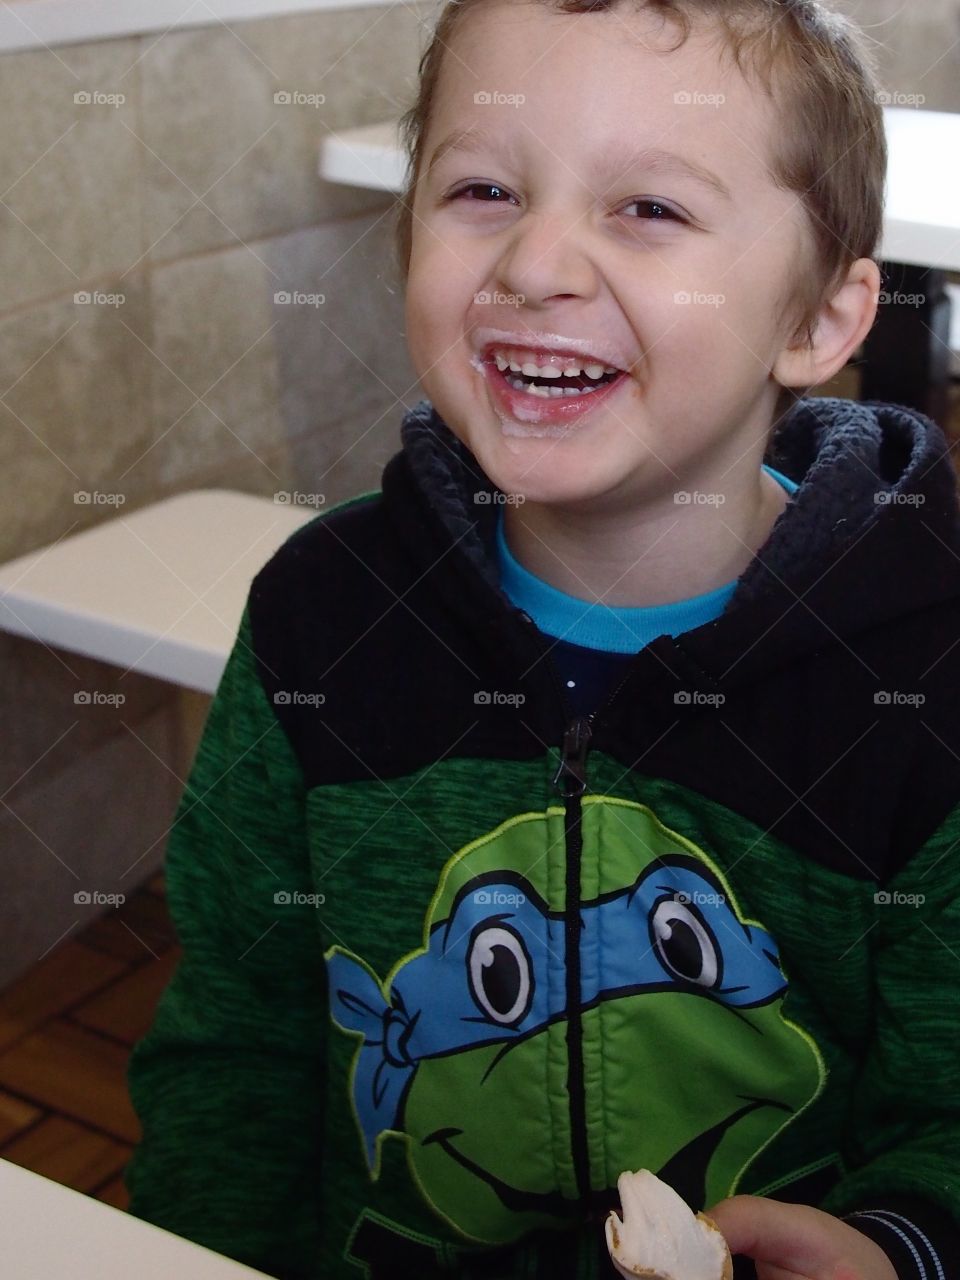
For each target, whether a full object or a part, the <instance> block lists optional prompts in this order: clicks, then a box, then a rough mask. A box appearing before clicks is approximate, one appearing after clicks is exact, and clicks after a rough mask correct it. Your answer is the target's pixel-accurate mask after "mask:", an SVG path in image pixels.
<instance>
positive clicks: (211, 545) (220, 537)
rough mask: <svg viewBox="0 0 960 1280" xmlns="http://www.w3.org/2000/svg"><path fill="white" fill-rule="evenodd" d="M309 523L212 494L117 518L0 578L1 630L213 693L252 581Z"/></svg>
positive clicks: (268, 506)
mask: <svg viewBox="0 0 960 1280" xmlns="http://www.w3.org/2000/svg"><path fill="white" fill-rule="evenodd" d="M321 509H322V508H321ZM316 514H317V509H315V508H313V507H304V506H293V505H283V504H281V503H276V502H274V501H273V500H272V499H270V498H258V497H254V496H252V495H250V494H246V493H233V492H230V491H227V490H217V489H212V490H203V489H200V490H195V491H193V492H191V493H183V494H178V495H177V496H176V497H173V498H167V499H165V500H164V501H162V502H157V503H154V504H153V505H152V506H149V507H143V508H141V509H140V510H139V511H133V512H130V513H128V514H124V511H123V508H122V507H121V508H120V510H119V513H118V514H117V515H116V516H115V517H113V518H112V519H109V520H105V521H103V522H102V523H100V524H97V525H94V526H93V527H92V528H89V529H85V530H83V531H82V532H80V533H77V534H74V535H72V536H70V537H66V538H64V539H63V540H62V541H60V542H57V543H54V544H53V545H52V546H49V547H45V548H44V549H43V550H41V551H35V552H32V553H30V554H29V555H25V556H21V557H20V558H19V559H17V560H11V561H9V562H8V563H7V564H5V565H2V566H0V629H3V630H5V631H10V632H13V633H15V634H17V635H22V636H28V637H30V638H31V639H34V640H39V641H43V642H44V643H46V644H49V645H53V646H54V647H57V648H61V649H66V650H69V651H70V652H73V653H82V654H86V655H88V656H90V657H94V658H99V659H102V660H103V661H106V662H111V663H115V664H116V665H117V666H120V667H123V668H125V669H130V670H136V671H139V672H143V673H144V674H147V675H153V676H159V677H160V678H161V679H164V680H172V681H174V682H176V683H177V684H180V685H183V686H185V687H186V688H188V689H198V690H200V691H202V692H204V693H212V692H213V691H214V690H215V689H216V687H217V682H218V681H219V679H220V675H221V673H222V671H223V667H224V665H225V663H226V660H227V657H228V655H229V652H230V648H231V646H232V644H233V641H234V639H235V637H236V633H237V627H238V626H239V624H240V617H241V615H242V613H243V606H244V603H245V601H246V597H247V592H248V590H249V587H250V583H251V581H252V580H253V578H254V577H255V576H256V574H257V571H258V570H259V569H260V568H261V567H262V566H263V565H264V564H265V563H266V562H267V560H269V559H270V557H271V555H272V554H273V553H274V551H276V549H277V548H278V547H279V546H280V545H281V543H282V542H284V541H285V540H286V538H288V537H289V536H290V534H292V533H293V532H294V531H295V530H296V529H298V528H299V527H300V526H301V525H302V524H303V523H304V522H305V521H307V520H309V519H311V518H312V517H313V516H314V515H316Z"/></svg>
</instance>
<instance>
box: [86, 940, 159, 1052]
mask: <svg viewBox="0 0 960 1280" xmlns="http://www.w3.org/2000/svg"><path fill="white" fill-rule="evenodd" d="M180 955H181V951H180V948H179V947H173V948H172V949H171V950H170V951H167V952H166V953H165V954H164V955H163V956H162V957H161V958H160V959H159V960H151V961H149V963H147V964H144V965H140V966H139V967H138V968H136V969H134V970H133V972H132V973H128V974H127V975H126V977H124V978H121V979H120V980H119V981H118V982H114V983H113V984H112V985H111V986H109V987H108V988H107V989H106V990H105V991H102V992H100V994H99V995H96V996H94V997H93V998H92V999H90V1000H87V1001H85V1002H84V1003H83V1004H82V1005H80V1007H79V1008H77V1009H74V1010H72V1012H71V1014H70V1017H71V1018H72V1019H73V1020H75V1021H76V1022H80V1023H82V1024H83V1025H84V1026H85V1027H91V1028H93V1030H95V1031H105V1032H106V1033H107V1034H108V1035H111V1036H116V1038H117V1039H118V1040H122V1041H123V1042H124V1043H125V1044H129V1045H131V1046H132V1045H133V1044H135V1043H136V1041H137V1040H139V1039H140V1037H141V1036H142V1035H145V1034H146V1032H147V1031H148V1030H149V1027H150V1024H151V1023H152V1022H153V1015H154V1012H155V1010H156V1007H157V1001H158V1000H159V999H160V995H161V992H162V991H163V989H164V988H165V987H166V985H167V983H168V982H169V981H170V979H171V977H172V976H173V971H174V969H175V968H176V966H177V962H178V960H179V959H180Z"/></svg>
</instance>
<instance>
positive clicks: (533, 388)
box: [504, 374, 606, 400]
mask: <svg viewBox="0 0 960 1280" xmlns="http://www.w3.org/2000/svg"><path fill="white" fill-rule="evenodd" d="M504 377H505V378H506V379H507V381H508V382H509V383H510V385H511V387H513V388H514V390H516V391H526V392H527V394H528V395H531V396H540V397H541V399H544V400H547V399H551V398H553V399H560V398H561V397H562V396H590V395H593V393H594V392H595V391H599V389H600V386H606V382H603V383H601V384H600V386H597V387H538V386H537V385H536V383H533V382H524V380H523V378H518V377H515V376H511V375H510V374H504Z"/></svg>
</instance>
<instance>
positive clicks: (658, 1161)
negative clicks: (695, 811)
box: [326, 796, 825, 1244]
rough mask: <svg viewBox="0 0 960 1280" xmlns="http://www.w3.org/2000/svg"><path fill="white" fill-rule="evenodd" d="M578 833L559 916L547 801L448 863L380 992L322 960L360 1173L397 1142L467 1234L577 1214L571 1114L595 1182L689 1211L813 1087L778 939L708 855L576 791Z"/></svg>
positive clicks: (512, 1232)
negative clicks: (577, 1066) (575, 899)
mask: <svg viewBox="0 0 960 1280" xmlns="http://www.w3.org/2000/svg"><path fill="white" fill-rule="evenodd" d="M582 830H583V856H582V862H581V877H582V880H581V895H582V901H581V904H580V910H579V913H578V916H577V918H576V919H575V920H571V919H568V918H567V915H566V914H565V911H564V906H565V901H564V899H565V882H566V879H565V877H566V869H565V862H564V832H563V810H562V808H561V807H559V806H551V807H550V808H548V809H547V810H546V811H545V812H541V813H529V814H523V815H520V816H518V817H515V818H512V819H510V820H509V821H508V822H505V823H503V824H502V825H501V826H499V827H497V828H496V829H495V830H494V831H492V832H490V833H489V834H488V835H486V836H484V837H482V838H481V839H479V840H476V841H474V842H473V843H471V844H470V845H468V846H466V847H465V848H464V849H462V850H460V851H459V852H458V853H457V854H455V855H454V857H453V858H451V859H450V861H449V862H448V863H447V865H446V867H445V868H444V870H443V872H442V874H441V877H440V882H439V886H438V888H437V891H436V893H435V895H434V898H433V901H432V902H431V904H430V906H429V908H428V910H427V913H426V920H425V929H424V946H423V948H422V949H420V950H418V951H416V952H414V953H412V954H410V955H407V956H404V957H402V958H401V959H400V960H398V962H397V963H396V964H395V966H394V967H393V969H392V970H391V972H390V974H389V975H388V976H387V977H386V979H385V980H384V981H383V983H382V984H381V982H380V980H379V979H378V978H377V976H376V975H375V974H374V973H372V972H371V971H370V969H369V968H368V967H367V966H366V965H365V964H364V962H363V961H362V960H361V959H360V958H359V957H357V956H354V955H351V954H350V953H349V952H346V951H344V950H343V949H341V948H340V947H332V948H331V949H330V950H329V951H328V952H327V953H326V961H327V967H328V977H329V991H330V1012H331V1017H332V1019H333V1021H334V1023H335V1024H336V1025H337V1027H339V1028H340V1029H341V1030H342V1031H346V1032H350V1033H352V1034H354V1035H357V1036H359V1037H360V1044H359V1045H358V1048H357V1052H356V1055H355V1057H354V1060H353V1068H352V1080H351V1082H350V1091H351V1101H352V1104H353V1107H354V1114H355V1116H356V1120H357V1125H358V1130H359V1134H360V1140H361V1142H362V1144H363V1150H364V1153H365V1157H366V1161H367V1164H368V1167H369V1169H370V1171H371V1175H372V1176H373V1177H374V1178H376V1177H377V1176H379V1144H380V1143H381V1142H382V1141H385V1140H388V1135H396V1136H397V1137H398V1138H399V1139H401V1140H403V1141H405V1142H406V1143H407V1152H408V1163H409V1167H410V1171H411V1174H412V1176H413V1177H414V1179H415V1180H416V1182H417V1184H418V1186H419V1188H420V1190H421V1192H422V1194H423V1195H424V1196H425V1198H426V1199H427V1201H428V1202H429V1204H430V1205H431V1206H432V1207H433V1209H434V1210H435V1212H436V1213H438V1214H439V1215H440V1216H441V1217H442V1218H443V1219H445V1220H446V1221H447V1222H449V1223H450V1224H452V1225H453V1226H454V1227H455V1228H456V1229H457V1231H459V1232H460V1233H461V1234H462V1235H463V1236H465V1237H466V1238H468V1239H471V1240H476V1241H479V1242H483V1243H487V1244H502V1243H507V1242H510V1241H513V1240H516V1239H518V1238H519V1237H520V1236H521V1235H522V1234H524V1233H525V1232H527V1231H529V1230H532V1229H534V1228H536V1227H540V1226H549V1225H554V1226H555V1225H559V1224H561V1223H563V1222H565V1221H568V1220H569V1219H570V1218H571V1217H574V1216H576V1215H577V1214H578V1213H579V1212H581V1205H582V1201H581V1199H580V1197H579V1195H578V1179H577V1171H576V1169H575V1166H574V1156H573V1151H574V1146H575V1137H576V1134H575V1129H576V1126H577V1125H582V1126H584V1128H585V1133H586V1137H585V1146H584V1139H583V1135H581V1141H580V1149H581V1150H584V1149H585V1150H586V1152H587V1161H588V1170H587V1174H588V1177H589V1187H590V1188H591V1190H600V1189H604V1188H609V1187H615V1186H616V1180H617V1176H618V1174H620V1173H621V1172H622V1171H623V1170H624V1169H638V1168H648V1169H651V1170H653V1171H654V1172H657V1173H658V1174H659V1175H660V1176H661V1177H663V1178H664V1180H665V1181H668V1182H670V1184H671V1185H672V1186H674V1187H675V1188H676V1189H677V1190H678V1191H679V1192H680V1193H681V1194H682V1195H684V1196H685V1198H687V1200H688V1202H689V1203H691V1205H692V1206H694V1207H702V1205H703V1204H705V1203H709V1202H711V1201H714V1200H718V1199H721V1198H722V1197H724V1196H726V1195H729V1194H731V1193H732V1192H733V1190H734V1189H735V1187H736V1184H737V1182H738V1180H739V1178H740V1177H741V1175H742V1174H743V1172H744V1170H745V1169H746V1168H747V1166H748V1165H749V1164H750V1162H751V1160H752V1159H753V1158H754V1157H755V1156H756V1155H757V1153H758V1152H759V1151H760V1150H761V1149H762V1148H763V1147H764V1146H765V1145H766V1144H767V1143H768V1142H769V1141H770V1140H771V1139H772V1138H773V1137H774V1136H775V1135H776V1134H777V1133H778V1132H779V1130H780V1129H781V1128H783V1127H784V1125H785V1124H787V1123H789V1122H790V1121H791V1120H792V1119H793V1118H794V1117H795V1116H796V1115H797V1114H798V1113H799V1112H800V1111H801V1110H803V1109H804V1108H805V1107H807V1106H808V1105H809V1104H810V1103H811V1102H812V1101H813V1099H814V1098H815V1097H816V1096H817V1094H818V1093H819V1092H820V1090H821V1088H822V1085H823V1079H824V1074H825V1073H824V1068H823V1063H822V1059H821V1056H820V1054H819V1052H818V1050H817V1048H816V1046H815V1045H814V1044H813V1042H812V1041H811V1040H810V1038H809V1037H808V1036H807V1034H806V1033H805V1032H803V1031H802V1030H801V1029H800V1028H798V1027H797V1026H795V1025H794V1024H792V1023H791V1022H789V1021H787V1020H786V1019H785V1018H784V1016H783V1014H782V1011H781V1006H782V1003H783V998H784V995H785V992H786V990H787V981H786V978H785V976H784V973H783V971H782V970H781V967H780V964H779V957H778V951H777V947H776V944H775V943H774V941H773V939H772V938H771V936H770V935H769V933H768V932H767V931H766V930H765V929H764V928H762V927H761V926H760V925H759V924H757V923H754V922H749V921H746V920H744V919H743V917H742V916H741V913H740V911H739V909H738V907H737V904H736V902H735V901H734V899H733V896H732V894H731V893H730V891H729V888H728V887H727V885H726V882H725V881H724V879H723V878H722V876H721V875H720V873H719V871H718V870H717V868H716V867H715V866H714V865H713V863H712V862H711V861H710V859H709V858H708V857H707V856H706V855H705V854H704V853H703V852H702V851H701V850H699V849H698V848H697V847H696V846H695V845H693V844H692V843H691V842H690V841H688V840H686V839H685V838H684V837H682V836H680V835H678V834H677V833H676V832H672V831H670V830H668V829H667V828H666V827H664V826H663V825H662V824H661V823H660V822H659V821H658V820H657V818H656V817H655V815H654V814H653V813H652V812H651V811H650V810H649V809H648V808H646V807H645V806H643V805H639V804H635V803H633V802H630V801H621V800H615V799H612V798H610V797H602V796H597V797H593V796H590V797H586V798H585V799H584V801H583V809H582ZM590 877H592V879H593V880H594V881H595V883H594V884H593V885H592V886H591V884H590V882H589V879H590ZM574 946H577V947H578V948H579V990H578V991H571V984H570V981H569V971H568V965H567V956H568V955H569V954H570V951H569V949H570V948H572V947H574ZM571 1053H577V1054H579V1055H581V1058H582V1071H579V1070H578V1073H577V1079H578V1080H579V1081H580V1082H581V1084H580V1088H579V1094H580V1096H579V1097H578V1098H576V1099H574V1098H573V1097H572V1094H571V1088H570V1080H571V1078H572V1077H571V1075H570V1072H569V1066H570V1055H571ZM582 1176H583V1175H582V1174H581V1181H580V1184H579V1185H580V1186H581V1187H582V1185H583V1181H582ZM698 1201H699V1203H698Z"/></svg>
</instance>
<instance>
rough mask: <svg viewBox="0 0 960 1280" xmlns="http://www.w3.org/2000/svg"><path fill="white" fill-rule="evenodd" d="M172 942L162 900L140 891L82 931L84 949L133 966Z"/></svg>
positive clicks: (154, 954)
mask: <svg viewBox="0 0 960 1280" xmlns="http://www.w3.org/2000/svg"><path fill="white" fill-rule="evenodd" d="M176 940H177V939H176V934H175V933H174V929H173V924H172V923H171V920H170V916H169V913H168V912H167V904H166V901H165V900H164V899H163V898H160V897H158V896H157V895H156V894H155V893H150V892H149V891H147V890H144V889H139V890H138V891H137V892H136V893H135V894H134V895H133V897H132V898H131V899H130V900H129V902H125V903H124V904H123V906H122V907H118V908H117V909H116V910H115V911H110V912H108V913H107V915H105V916H102V917H101V918H100V919H99V920H96V921H95V922H94V923H93V924H92V925H90V926H89V928H87V929H85V930H84V932H83V942H84V945H85V946H88V947H94V948H95V949H96V950H97V951H103V952H104V953H105V954H107V955H111V956H115V957H116V958H117V959H119V960H127V961H133V963H135V964H139V963H140V962H142V961H143V960H148V959H150V958H151V956H153V957H157V956H161V955H163V953H164V952H165V951H169V949H170V948H171V947H172V946H173V945H174V943H175V942H176Z"/></svg>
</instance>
